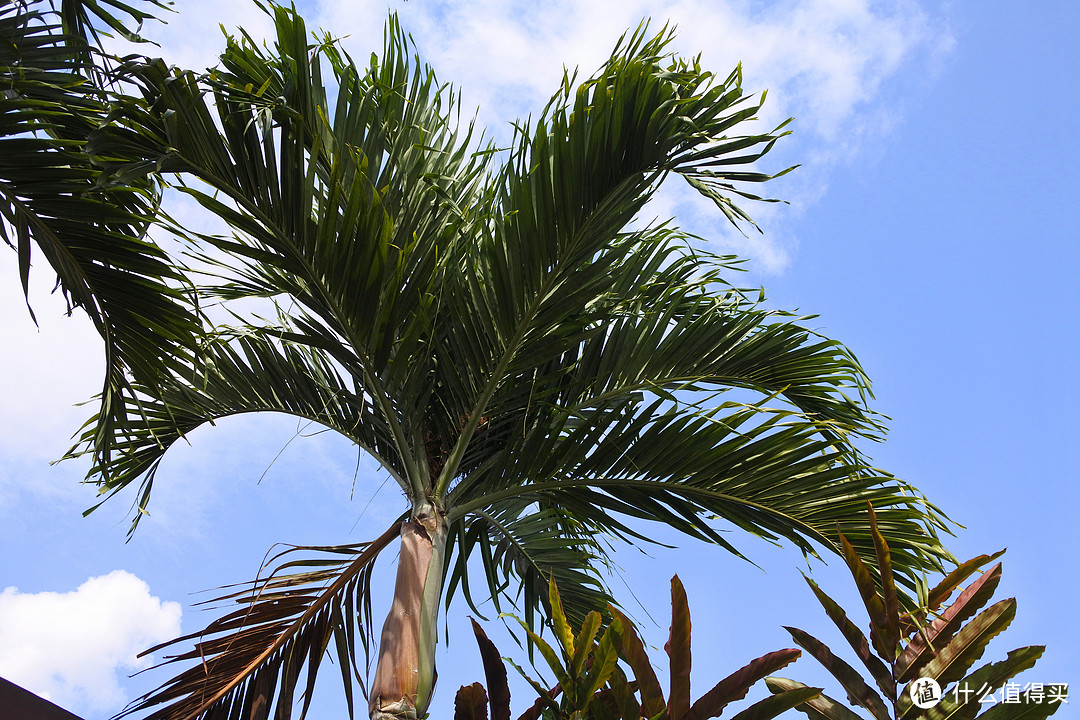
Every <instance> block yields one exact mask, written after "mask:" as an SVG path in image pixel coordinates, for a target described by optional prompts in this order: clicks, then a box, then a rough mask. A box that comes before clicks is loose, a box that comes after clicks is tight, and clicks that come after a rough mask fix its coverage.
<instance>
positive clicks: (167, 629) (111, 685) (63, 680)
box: [0, 570, 180, 714]
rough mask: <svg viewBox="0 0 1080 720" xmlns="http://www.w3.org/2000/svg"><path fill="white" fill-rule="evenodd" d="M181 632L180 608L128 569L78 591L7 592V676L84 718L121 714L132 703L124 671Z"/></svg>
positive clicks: (3, 659) (0, 595) (1, 636)
mask: <svg viewBox="0 0 1080 720" xmlns="http://www.w3.org/2000/svg"><path fill="white" fill-rule="evenodd" d="M179 633H180V605H179V603H175V602H168V601H165V602H163V601H162V600H161V599H159V598H157V597H154V596H152V595H151V594H150V588H149V587H148V586H147V584H146V583H145V582H143V581H142V580H140V579H139V578H137V577H136V576H134V575H132V574H131V573H129V572H126V571H124V570H114V571H113V572H111V573H109V574H107V575H102V576H99V577H93V578H90V579H89V580H87V581H86V582H84V583H83V584H82V585H80V586H79V587H78V589H76V590H74V591H71V592H39V593H22V592H19V590H18V588H15V587H8V588H5V589H4V591H3V592H0V676H3V677H6V678H7V679H9V680H11V681H12V682H14V683H16V684H18V685H21V686H23V687H25V688H27V689H28V690H31V691H33V692H35V693H37V694H39V695H41V696H42V697H45V698H47V699H49V700H52V701H53V702H55V703H58V704H60V705H63V706H65V707H68V708H70V709H72V710H73V711H76V712H80V713H84V714H85V713H89V712H96V711H101V710H115V709H116V708H118V707H121V706H122V705H123V704H124V703H125V702H126V701H127V700H129V698H127V697H125V696H124V693H123V691H122V690H121V687H120V677H119V673H121V672H129V671H133V670H138V669H140V668H143V667H146V666H147V665H148V664H149V658H144V659H141V660H140V659H138V658H137V657H136V655H137V654H138V653H139V652H141V651H142V650H144V649H145V648H146V647H149V646H151V645H153V644H156V643H159V642H161V641H163V640H166V639H168V638H171V637H174V636H176V635H178V634H179Z"/></svg>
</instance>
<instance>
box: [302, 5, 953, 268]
mask: <svg viewBox="0 0 1080 720" xmlns="http://www.w3.org/2000/svg"><path fill="white" fill-rule="evenodd" d="M316 7H317V8H318V13H317V14H316V15H315V19H314V21H313V24H317V23H318V24H322V25H324V26H325V27H329V28H332V29H333V32H334V33H335V34H336V35H338V36H341V37H346V36H348V37H346V39H345V40H344V43H345V45H346V47H348V48H349V49H350V50H351V51H352V52H353V54H354V55H355V56H356V57H366V55H367V53H368V52H370V51H371V50H377V49H378V47H379V43H378V40H377V35H375V33H374V26H375V24H376V23H381V18H379V17H378V16H377V14H376V13H375V12H374V11H373V10H372V9H371V7H366V9H364V10H362V11H357V10H356V4H355V3H353V2H350V1H348V0H322V1H321V2H318V3H317V4H316ZM393 7H394V9H395V10H397V11H398V12H399V13H400V16H401V20H402V24H403V25H404V27H405V29H406V30H407V31H408V32H409V33H411V35H412V36H413V37H414V39H415V40H416V43H417V46H418V48H419V51H420V55H421V57H422V58H423V59H424V60H425V61H426V62H429V63H430V64H432V65H433V66H434V67H435V68H436V70H437V72H438V73H439V76H440V78H441V79H442V80H443V81H447V82H452V83H453V84H454V85H456V86H457V87H459V88H461V90H462V92H463V98H464V102H465V105H466V107H467V108H474V107H478V108H479V111H478V112H479V120H480V122H481V123H482V124H483V125H484V126H486V127H488V128H491V129H492V130H494V131H495V136H496V138H503V139H505V138H507V137H508V136H509V123H510V122H511V121H514V120H517V119H520V118H523V117H524V116H526V115H528V114H530V113H536V112H539V110H540V109H541V108H542V107H543V105H544V103H545V102H546V101H547V99H548V97H550V95H551V93H552V92H553V91H554V90H555V88H556V87H557V86H558V83H559V82H560V81H561V79H562V74H563V68H564V67H568V68H571V69H573V68H575V67H580V68H581V72H582V74H583V75H585V76H587V75H588V74H589V73H591V72H592V71H593V70H595V69H596V68H597V67H598V66H599V65H600V64H601V62H602V61H603V60H604V58H606V57H607V55H608V53H609V52H610V51H611V49H612V48H613V47H614V45H615V42H616V40H617V39H618V38H619V36H620V35H621V34H622V33H624V32H625V31H627V30H628V29H629V30H632V29H633V28H635V27H637V25H638V23H639V22H641V21H642V20H643V19H648V18H651V20H652V27H653V29H654V30H656V31H659V29H660V28H661V27H662V26H663V25H664V24H665V23H670V24H672V25H674V26H675V27H676V30H677V38H676V41H675V43H674V48H675V49H677V50H678V51H679V52H681V53H683V54H685V55H688V56H694V55H697V54H699V53H700V54H701V56H702V63H703V65H704V66H705V67H706V68H708V69H711V70H713V71H714V72H716V73H717V74H720V75H725V74H726V73H727V72H729V71H730V70H731V69H732V68H734V67H735V66H736V65H737V64H738V63H740V62H741V63H742V67H743V70H744V87H745V88H746V89H747V90H748V91H751V92H759V91H761V90H765V89H768V91H769V98H768V102H767V104H766V106H765V110H764V113H763V115H762V124H761V125H760V126H759V127H758V128H755V131H760V130H761V129H763V128H764V127H765V126H766V125H768V126H774V125H776V124H778V123H779V122H781V121H783V120H784V119H786V118H788V117H794V118H795V123H794V124H793V126H792V129H793V130H794V135H793V137H792V138H789V139H788V141H787V142H786V143H784V144H783V145H781V146H778V148H777V152H776V156H777V160H776V161H774V162H775V164H774V165H770V166H769V167H768V168H766V169H770V170H778V169H781V168H783V167H786V166H788V165H793V164H802V165H803V167H802V168H800V170H799V171H798V172H796V173H794V174H792V175H791V176H789V177H788V178H785V179H784V181H783V182H780V183H777V184H776V187H774V188H772V189H771V192H772V193H774V194H777V195H779V196H782V197H783V198H784V199H785V200H788V201H789V202H790V203H791V207H792V208H793V209H794V211H795V213H797V212H798V211H799V210H800V209H801V208H803V207H806V206H809V205H812V204H813V203H815V202H816V201H817V200H818V199H820V197H821V196H822V195H823V194H824V193H825V191H826V188H827V186H828V181H829V175H830V172H831V171H832V169H833V168H834V167H835V166H836V165H837V164H838V163H844V162H848V161H851V160H853V159H856V158H859V157H860V156H862V155H863V154H865V153H867V152H873V151H874V150H875V148H876V147H877V146H878V145H879V144H880V143H881V142H882V140H883V138H885V137H886V136H887V134H888V132H889V130H890V128H891V127H892V126H893V125H894V124H895V123H896V122H897V121H898V119H899V118H901V117H902V115H903V112H904V104H903V100H901V99H900V97H899V95H898V94H897V93H896V92H895V91H894V90H892V89H890V88H891V86H890V84H891V83H893V82H896V81H899V80H900V79H902V78H907V77H913V76H914V77H922V76H925V75H926V74H928V73H929V72H931V71H932V70H933V68H934V67H935V66H936V65H937V63H938V62H939V61H940V58H941V57H942V56H943V55H944V54H946V53H947V52H948V50H949V49H950V48H951V47H952V37H951V35H950V33H949V31H948V28H947V27H943V26H942V24H941V21H940V20H936V19H935V18H934V17H933V16H932V15H930V14H929V13H928V11H927V10H925V9H924V8H923V7H922V6H920V5H919V4H918V3H915V2H911V1H909V0H892V1H890V2H872V1H871V0H782V1H781V2H776V3H770V4H762V3H751V2H746V1H745V0H667V1H665V2H655V1H651V0H604V1H602V2H588V3H581V2H573V0H553V2H549V3H545V4H544V5H543V6H542V7H538V6H536V5H535V4H527V3H524V2H503V1H501V0H475V1H474V2H468V3H465V2H456V1H455V2H416V3H404V4H403V3H400V2H396V3H393ZM655 210H656V212H657V214H660V215H663V214H664V213H665V212H668V213H670V214H677V215H678V216H679V219H680V222H681V224H682V225H683V226H684V227H686V228H687V229H689V230H691V231H692V232H695V233H697V234H700V235H702V236H704V237H706V238H709V239H711V240H713V241H714V242H716V243H717V245H718V247H719V249H721V250H724V251H731V252H737V253H739V254H742V255H744V256H749V257H751V258H752V259H754V260H755V262H756V263H757V264H758V266H759V267H760V269H763V270H765V271H767V272H780V271H782V270H783V269H785V267H786V266H787V265H788V263H789V262H790V258H791V252H792V250H793V249H794V247H795V245H796V243H797V240H796V238H795V237H793V236H792V235H791V230H790V227H789V226H790V224H791V222H790V219H791V215H792V212H791V211H788V212H776V208H775V207H774V208H762V207H758V208H755V209H754V212H753V214H754V216H755V217H756V218H758V219H759V222H760V224H761V225H762V226H763V228H764V229H765V230H766V231H767V232H766V234H765V235H762V236H757V235H755V236H752V237H750V238H744V237H742V236H741V235H739V234H738V233H735V232H733V231H731V229H730V228H728V227H726V226H725V225H724V223H723V221H722V219H721V220H717V218H718V214H717V213H715V212H706V208H705V206H704V205H703V204H701V203H699V202H698V201H697V200H696V198H695V197H694V194H693V193H692V192H687V193H676V194H674V195H669V196H668V197H667V198H666V200H665V201H664V202H663V203H662V204H659V205H658V206H657V207H656V208H655Z"/></svg>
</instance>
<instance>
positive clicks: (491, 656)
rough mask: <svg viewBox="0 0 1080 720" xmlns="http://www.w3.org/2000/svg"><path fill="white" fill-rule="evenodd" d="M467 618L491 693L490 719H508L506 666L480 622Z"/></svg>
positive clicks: (508, 693)
mask: <svg viewBox="0 0 1080 720" xmlns="http://www.w3.org/2000/svg"><path fill="white" fill-rule="evenodd" d="M469 620H470V621H471V622H472V626H473V634H474V635H476V644H477V645H478V646H480V657H481V659H482V660H483V661H484V679H485V680H487V686H488V692H489V693H491V697H490V699H489V702H490V703H491V720H510V686H509V685H508V684H507V682H506V666H505V665H503V661H502V658H501V657H500V656H499V650H498V648H496V647H495V643H493V642H491V640H489V639H488V636H487V635H486V634H485V633H484V631H483V629H482V628H481V627H480V624H479V623H477V622H476V621H475V620H473V619H472V618H469ZM455 720H456V719H455Z"/></svg>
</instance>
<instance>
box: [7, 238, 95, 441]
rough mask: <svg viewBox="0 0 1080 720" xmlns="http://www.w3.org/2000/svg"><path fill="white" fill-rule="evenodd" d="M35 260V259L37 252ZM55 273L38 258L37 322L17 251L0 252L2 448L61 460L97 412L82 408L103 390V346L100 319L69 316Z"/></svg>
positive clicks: (34, 273)
mask: <svg viewBox="0 0 1080 720" xmlns="http://www.w3.org/2000/svg"><path fill="white" fill-rule="evenodd" d="M35 259H36V258H35ZM54 277H55V275H54V274H53V273H52V271H51V269H50V268H49V267H48V265H46V264H45V263H44V261H41V262H35V264H34V267H33V269H32V271H31V273H30V279H31V290H32V292H31V305H32V306H33V308H34V313H35V315H36V316H37V322H38V325H37V326H35V325H34V321H33V320H31V318H30V315H29V313H28V312H27V310H26V301H25V300H24V299H23V295H22V288H21V287H20V285H19V282H18V270H17V266H16V260H15V253H14V252H3V253H0V280H3V282H0V308H3V311H2V312H0V334H2V336H3V338H4V342H5V346H6V348H7V351H6V352H4V353H0V376H2V377H4V378H6V379H7V382H6V383H5V385H4V392H3V393H2V394H0V452H2V451H5V450H7V451H9V452H18V454H19V455H20V456H22V457H24V458H25V457H33V458H35V459H39V460H55V459H57V458H59V457H60V456H61V455H62V454H63V453H64V451H66V450H67V449H68V447H70V445H71V442H70V438H71V436H72V434H73V433H75V431H77V430H78V429H79V426H80V425H82V423H83V422H84V421H85V420H86V419H87V418H88V417H89V416H90V414H91V413H92V409H91V408H90V407H76V403H82V402H85V401H87V400H89V399H90V398H91V397H93V396H94V395H95V394H96V393H99V392H101V378H102V376H103V374H104V357H103V356H104V353H103V350H102V345H101V340H100V338H99V337H98V336H97V334H96V332H95V330H94V327H93V325H92V324H91V323H90V321H89V319H87V317H86V315H85V314H84V313H83V312H82V311H81V310H76V311H75V312H74V313H73V314H72V315H71V316H70V317H68V316H66V315H65V312H66V309H67V306H66V304H65V303H64V301H63V299H62V297H61V296H60V294H59V293H58V292H57V293H52V294H49V292H48V291H47V288H48V287H50V283H51V282H52V281H53V279H54Z"/></svg>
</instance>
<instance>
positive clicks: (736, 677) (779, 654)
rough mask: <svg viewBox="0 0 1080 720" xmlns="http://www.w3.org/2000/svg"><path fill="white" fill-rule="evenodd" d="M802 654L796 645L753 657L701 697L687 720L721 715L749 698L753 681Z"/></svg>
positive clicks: (703, 719) (700, 719)
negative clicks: (731, 706)
mask: <svg viewBox="0 0 1080 720" xmlns="http://www.w3.org/2000/svg"><path fill="white" fill-rule="evenodd" d="M801 654H802V653H801V652H799V651H798V650H796V649H795V648H787V649H784V650H777V651H776V652H771V653H769V654H768V655H762V656H761V657H759V658H757V659H756V660H751V661H750V662H749V663H747V664H746V665H745V666H743V667H742V668H740V669H739V670H736V671H735V672H733V673H732V674H730V675H728V676H727V677H726V678H724V679H723V680H721V681H720V682H718V683H716V685H714V686H713V689H712V690H710V691H709V692H707V693H705V694H704V695H702V696H701V697H700V698H698V700H697V702H695V703H694V705H693V707H691V708H690V712H689V713H688V714H687V716H686V718H685V720H708V719H709V718H714V717H719V716H720V713H721V712H722V711H723V709H724V708H725V707H726V706H727V705H728V704H729V703H733V702H735V701H736V700H741V699H742V698H744V697H746V693H747V692H748V691H749V690H750V688H751V687H752V686H753V685H754V683H756V682H757V681H758V680H761V679H762V678H763V677H766V676H767V675H771V674H772V673H774V672H776V671H777V670H779V669H780V668H782V667H784V666H786V665H788V664H790V663H793V662H795V660H796V659H798V657H799V656H800V655H801Z"/></svg>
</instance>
